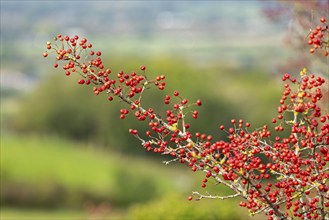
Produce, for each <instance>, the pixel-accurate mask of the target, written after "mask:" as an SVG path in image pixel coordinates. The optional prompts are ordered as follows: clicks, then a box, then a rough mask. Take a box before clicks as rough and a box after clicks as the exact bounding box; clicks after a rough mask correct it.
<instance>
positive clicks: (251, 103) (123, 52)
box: [0, 0, 329, 219]
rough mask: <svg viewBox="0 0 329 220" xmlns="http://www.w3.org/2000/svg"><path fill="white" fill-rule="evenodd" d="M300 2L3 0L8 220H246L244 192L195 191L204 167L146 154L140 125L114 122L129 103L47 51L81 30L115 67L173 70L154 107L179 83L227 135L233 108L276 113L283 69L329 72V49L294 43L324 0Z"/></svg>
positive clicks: (205, 121)
mask: <svg viewBox="0 0 329 220" xmlns="http://www.w3.org/2000/svg"><path fill="white" fill-rule="evenodd" d="M305 2H306V3H305ZM305 2H304V3H300V1H296V2H295V1H279V2H277V1H97V0H95V1H61V0H59V1H28V0H26V1H15V0H12V1H8V0H1V122H0V123H1V219H24V218H25V219H36V218H41V219H51V218H52V219H59V218H65V219H111V218H115V219H118V218H122V219H127V218H129V219H132V218H135V219H147V218H152V219H246V218H249V217H248V215H247V211H246V210H241V209H239V208H238V203H239V200H230V201H224V202H223V201H214V200H213V201H209V200H202V201H199V202H189V201H187V199H186V198H187V196H189V195H190V193H191V192H192V191H200V192H205V190H204V189H202V188H201V187H200V186H201V180H202V178H203V175H204V174H195V173H193V172H191V171H190V170H189V168H188V167H185V166H183V165H181V164H177V163H176V164H175V163H171V164H170V165H168V166H165V165H164V164H163V163H162V161H163V160H166V158H163V157H161V156H157V155H154V154H152V153H149V152H146V151H145V150H144V149H143V148H142V147H141V146H140V143H139V142H138V141H137V140H135V139H134V138H133V137H132V136H131V135H129V133H128V129H129V128H130V127H134V128H139V127H141V126H142V125H140V124H139V123H136V122H135V120H134V119H133V117H128V119H126V120H124V121H122V120H121V119H119V109H120V108H121V107H122V106H123V104H122V103H113V102H112V103H109V102H107V101H106V97H104V96H97V97H96V96H94V95H93V94H92V91H91V90H90V89H87V88H83V87H81V86H77V83H76V82H77V78H75V77H74V76H72V77H66V76H65V74H64V73H63V72H62V71H60V70H57V69H54V68H52V65H53V62H52V60H51V59H44V58H43V57H42V53H43V52H45V50H46V49H45V48H46V42H47V41H49V40H51V39H52V38H53V37H54V36H56V35H57V34H58V33H62V34H67V35H75V34H78V35H80V36H81V37H86V38H87V39H88V40H89V41H90V42H92V43H93V45H94V48H97V49H99V50H101V51H102V52H103V61H104V63H105V65H106V66H108V67H109V68H111V69H112V71H113V72H118V71H120V70H123V71H126V72H130V71H132V70H138V68H139V66H140V65H146V66H147V74H150V76H156V75H158V74H165V75H166V77H167V78H166V79H167V88H166V90H165V92H164V93H158V92H157V91H155V90H154V91H153V93H149V95H150V97H149V102H150V103H153V104H154V105H156V106H159V103H158V100H159V99H160V98H162V97H163V96H164V95H165V93H172V92H173V91H174V90H176V89H178V90H179V91H181V94H182V95H183V96H184V97H186V98H188V99H191V100H196V99H202V100H203V106H202V109H200V118H199V119H198V121H196V122H191V124H192V127H193V129H194V130H195V131H201V132H206V133H208V134H212V135H214V136H215V137H218V138H225V137H222V136H221V134H220V133H219V131H218V126H219V125H220V124H229V122H230V119H231V118H237V119H239V118H243V119H245V120H247V121H250V122H251V123H252V126H253V127H254V128H257V127H259V126H261V125H263V124H266V123H269V122H270V121H271V118H272V117H275V114H276V106H277V104H278V99H279V97H280V91H281V88H282V86H281V84H280V77H281V74H282V73H284V72H290V73H292V74H298V73H299V71H300V70H301V68H302V67H304V66H306V65H307V66H311V67H312V68H313V69H312V70H314V71H317V72H319V73H320V74H322V75H325V76H328V72H329V71H328V59H326V58H319V60H317V61H316V62H314V63H310V62H309V61H308V59H309V54H308V52H307V51H308V49H307V47H306V49H305V47H303V46H301V45H303V43H300V42H304V39H305V37H306V36H307V34H308V30H309V28H310V26H311V25H312V24H313V23H316V21H317V19H318V18H319V17H321V16H323V15H325V14H328V11H329V10H328V0H318V1H305ZM307 2H308V3H307ZM310 2H311V3H310ZM319 10H320V11H319ZM300 19H304V22H303V23H299V21H300ZM306 27H307V28H306ZM293 39H296V40H293ZM292 41H293V42H297V44H292V43H291V42H292ZM298 43H299V44H298ZM301 49H302V50H301ZM209 185H210V188H209V189H207V190H210V191H211V190H215V191H214V192H217V193H224V194H225V189H224V188H221V187H220V186H211V184H209Z"/></svg>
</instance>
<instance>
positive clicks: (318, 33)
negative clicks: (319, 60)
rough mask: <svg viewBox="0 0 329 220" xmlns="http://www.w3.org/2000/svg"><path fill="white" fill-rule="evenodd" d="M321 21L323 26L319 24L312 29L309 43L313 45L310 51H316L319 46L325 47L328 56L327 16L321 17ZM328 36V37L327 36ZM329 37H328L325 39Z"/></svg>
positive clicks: (328, 35)
mask: <svg viewBox="0 0 329 220" xmlns="http://www.w3.org/2000/svg"><path fill="white" fill-rule="evenodd" d="M320 22H321V23H323V26H317V27H316V28H315V29H313V30H310V34H309V36H308V41H307V43H308V44H309V45H313V48H311V49H310V53H314V52H315V50H317V49H319V48H323V49H324V53H323V55H324V56H328V54H329V52H328V50H329V26H328V24H327V20H326V19H325V18H320ZM326 36H327V37H326ZM325 38H327V39H325Z"/></svg>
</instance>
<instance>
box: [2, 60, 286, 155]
mask: <svg viewBox="0 0 329 220" xmlns="http://www.w3.org/2000/svg"><path fill="white" fill-rule="evenodd" d="M104 60H110V62H108V63H105V66H106V67H109V68H111V69H112V74H113V76H114V77H115V76H116V73H117V72H119V71H120V70H123V71H124V72H131V71H134V70H138V69H139V66H140V65H141V64H145V65H146V66H147V71H146V74H147V76H148V77H149V78H152V77H156V76H157V75H160V74H165V75H166V83H167V85H166V89H165V91H164V92H161V91H159V90H157V89H156V88H152V89H150V90H147V91H146V92H145V93H144V104H143V105H144V107H145V108H149V107H152V108H154V109H155V111H156V112H158V113H160V115H161V114H162V115H163V117H165V116H164V114H163V113H164V112H165V111H166V110H167V108H168V106H167V105H165V104H163V101H164V97H165V95H166V94H169V95H172V94H173V92H174V91H175V90H178V91H180V95H181V96H182V97H184V98H187V99H188V100H189V102H190V103H192V102H195V101H196V100H197V99H201V100H202V102H203V105H202V106H201V108H198V109H197V110H199V112H200V114H199V115H200V116H199V119H197V120H195V119H192V117H190V118H188V121H189V123H190V124H191V131H192V132H196V131H199V132H201V133H203V132H205V133H207V134H211V135H214V137H218V135H219V132H218V126H219V125H220V123H224V124H227V125H228V124H229V123H230V119H231V118H243V119H245V120H250V121H251V122H252V124H254V125H255V126H261V125H263V124H264V123H268V122H269V121H270V119H271V117H273V116H275V115H274V112H275V108H276V100H278V99H277V97H279V96H280V93H279V92H278V91H279V90H278V88H277V86H276V78H275V77H273V76H272V75H269V74H265V73H263V72H262V70H257V71H255V70H253V69H250V70H242V69H235V68H234V67H233V68H232V67H230V66H227V65H225V64H214V65H209V66H207V67H201V66H197V65H195V64H191V63H187V62H186V61H185V60H183V59H177V58H169V57H157V58H153V59H146V60H145V59H143V58H141V57H140V58H136V57H125V58H115V59H107V58H105V59H104ZM50 71H51V72H52V74H48V75H49V76H48V75H47V76H46V77H44V81H43V82H41V83H40V85H39V86H38V87H37V88H36V89H35V90H34V91H33V92H31V93H29V94H26V97H24V98H22V101H21V103H20V108H19V109H20V110H19V112H18V113H17V114H15V115H13V116H12V118H11V119H10V120H8V121H10V127H11V129H13V130H15V131H17V132H23V133H37V134H54V135H59V136H61V137H66V138H70V139H75V140H79V141H83V142H86V141H87V142H88V141H90V142H92V143H96V144H98V145H99V146H107V147H109V148H111V149H115V150H118V151H121V152H126V153H131V154H145V150H144V149H141V148H138V147H136V146H140V143H139V141H138V140H137V139H135V138H134V137H132V136H131V135H130V134H129V133H128V129H129V128H134V129H139V130H140V134H142V131H145V129H146V128H147V127H148V126H147V123H148V122H147V121H145V122H138V121H137V120H135V117H134V116H133V114H130V115H128V117H126V119H124V120H122V119H120V118H119V115H120V113H119V111H120V109H121V108H128V109H129V106H126V105H125V103H118V101H117V100H116V99H114V101H112V102H110V101H108V100H107V97H106V95H99V96H95V95H94V94H93V92H92V87H93V86H88V88H85V87H86V85H83V86H80V85H78V84H77V80H78V79H79V77H78V76H74V75H73V74H72V75H71V76H69V77H66V76H65V74H64V72H63V71H62V70H57V69H56V70H50ZM259 91H262V92H261V93H260V92H259ZM172 99H173V98H172ZM271 112H272V113H273V114H270V113H271ZM222 138H224V137H222Z"/></svg>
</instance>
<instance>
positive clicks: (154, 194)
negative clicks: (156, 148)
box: [1, 135, 241, 219]
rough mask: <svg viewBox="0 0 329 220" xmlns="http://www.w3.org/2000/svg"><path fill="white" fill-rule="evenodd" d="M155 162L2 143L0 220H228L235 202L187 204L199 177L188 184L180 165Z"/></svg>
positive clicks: (72, 147)
mask: <svg viewBox="0 0 329 220" xmlns="http://www.w3.org/2000/svg"><path fill="white" fill-rule="evenodd" d="M160 159H161V158H158V160H147V159H145V158H138V157H131V156H125V155H122V154H118V153H114V152H110V151H106V150H100V149H99V148H95V146H92V145H86V144H81V143H76V142H72V141H66V140H62V139H58V138H54V137H37V136H25V137H24V136H23V137H21V136H20V137H18V136H12V135H6V136H2V138H1V197H2V198H1V199H2V204H1V219H97V218H106V219H111V218H116V219H118V218H127V217H129V218H137V219H138V218H139V219H143V218H144V217H145V216H154V218H158V219H163V218H164V217H165V216H168V217H170V218H173V217H179V218H181V217H182V218H185V217H191V216H192V217H193V216H194V217H193V218H195V219H196V218H198V217H200V216H209V217H210V218H213V219H216V218H217V217H218V216H223V217H224V216H230V215H232V212H233V211H234V210H232V209H228V207H227V206H231V205H236V201H230V202H228V203H227V202H226V201H225V202H222V201H200V202H189V201H187V200H186V197H187V196H188V195H189V194H190V192H191V191H192V190H199V189H201V187H199V185H200V183H201V176H199V177H200V178H195V177H194V176H195V173H192V172H190V171H189V170H188V169H187V168H186V167H184V166H182V165H179V164H172V165H169V166H165V165H164V164H162V163H161V160H160ZM192 175H193V176H192ZM200 175H203V174H200ZM197 176H198V175H197ZM15 196H16V197H15ZM224 204H225V205H224ZM198 207H200V208H199V209H198ZM225 210H226V211H225ZM166 213H167V214H166ZM234 215H236V216H241V215H240V214H237V213H235V211H234Z"/></svg>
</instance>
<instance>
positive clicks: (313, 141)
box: [43, 20, 329, 219]
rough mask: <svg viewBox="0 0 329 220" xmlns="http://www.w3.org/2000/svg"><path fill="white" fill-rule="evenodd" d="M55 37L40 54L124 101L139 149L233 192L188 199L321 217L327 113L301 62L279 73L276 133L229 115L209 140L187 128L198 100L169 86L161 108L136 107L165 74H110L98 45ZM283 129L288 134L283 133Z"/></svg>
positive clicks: (328, 174)
mask: <svg viewBox="0 0 329 220" xmlns="http://www.w3.org/2000/svg"><path fill="white" fill-rule="evenodd" d="M323 22H325V20H324V21H323ZM322 30H323V29H321V30H320V32H322ZM325 30H326V31H327V29H325ZM316 36H317V37H318V33H317V35H316ZM314 37H315V36H314ZM54 41H55V43H54V44H52V43H50V42H47V49H48V52H46V53H44V54H43V56H44V57H47V56H48V53H55V54H56V60H57V61H56V63H55V64H54V67H55V68H58V66H59V64H58V63H59V61H62V63H63V65H62V68H63V70H64V72H65V74H66V75H67V76H68V75H72V74H73V73H74V74H78V75H79V77H80V79H79V80H78V84H81V85H89V84H94V85H95V86H94V87H93V92H94V93H95V94H96V95H98V94H100V93H106V94H107V99H108V100H109V101H112V100H113V99H114V98H118V99H120V100H121V101H123V102H124V103H126V104H127V105H128V106H129V107H128V108H123V109H121V110H120V118H121V119H124V118H126V115H127V114H130V113H132V114H133V115H134V116H135V118H136V119H137V120H138V121H147V122H148V128H147V129H146V130H145V131H144V132H140V131H138V130H136V129H133V128H131V129H129V133H130V134H132V135H133V136H135V137H136V138H138V139H139V140H140V141H141V144H142V146H143V147H144V148H145V149H146V150H148V151H153V152H155V153H160V154H166V155H171V156H172V158H173V159H172V160H170V161H166V163H170V162H172V161H179V162H181V163H185V164H187V165H188V166H189V167H190V168H191V170H192V171H193V172H195V171H201V172H204V173H205V178H204V179H203V180H202V183H201V186H202V187H203V188H206V187H207V184H209V183H208V182H209V181H208V180H209V179H213V180H214V181H215V182H216V183H221V184H223V185H225V186H227V187H228V188H229V189H231V190H232V192H233V193H232V194H231V195H226V196H220V195H209V194H208V195H203V194H200V193H198V192H193V195H192V196H189V197H188V199H189V200H192V199H193V198H195V199H202V198H220V199H227V198H233V197H238V196H239V197H241V198H242V199H243V200H242V201H241V202H240V206H242V207H246V208H247V209H248V210H249V212H250V214H251V215H255V214H258V213H261V212H263V213H265V214H266V215H267V216H268V219H274V218H282V219H288V218H290V217H299V218H301V219H325V218H328V216H329V211H328V210H329V209H328V207H329V189H328V182H329V167H328V161H329V150H328V146H329V123H328V121H329V114H328V113H323V112H322V109H321V105H319V104H318V103H319V102H320V101H321V99H322V97H323V90H322V87H323V86H324V84H325V83H326V82H325V80H324V79H323V78H321V77H316V76H315V75H313V74H308V73H307V70H306V69H304V70H302V71H301V73H300V79H299V80H297V79H294V78H292V77H291V76H290V74H284V75H283V77H282V81H283V82H284V83H285V84H284V91H283V93H282V97H281V100H280V105H279V106H278V115H277V117H276V118H273V119H272V124H273V126H274V130H275V132H277V133H278V134H277V135H274V134H272V132H271V131H270V130H271V129H270V127H269V126H268V125H264V126H263V127H261V128H259V129H251V124H250V123H249V122H245V121H244V120H242V119H240V120H235V119H232V120H231V126H230V127H228V128H225V126H223V125H220V126H219V132H225V133H226V134H227V137H228V139H227V141H224V140H214V138H213V137H212V136H211V135H208V134H205V133H200V132H196V133H192V132H190V124H189V123H187V116H188V115H190V116H191V117H192V118H194V119H197V118H198V115H199V112H198V111H196V110H193V109H191V108H192V107H199V106H201V105H202V102H201V100H196V101H195V102H189V101H188V100H187V99H185V98H183V97H181V96H180V93H179V92H178V91H174V92H173V93H172V94H171V95H170V94H167V95H165V98H164V101H163V102H164V105H165V106H166V107H168V109H167V110H166V111H165V115H163V116H160V115H158V114H157V113H155V111H154V109H153V108H144V107H143V104H144V102H143V100H144V99H143V94H144V91H145V89H148V88H151V87H155V88H157V89H159V90H161V91H162V90H164V88H165V85H166V83H165V81H164V80H165V76H164V75H160V76H157V77H155V78H154V79H152V80H150V79H148V77H147V75H146V67H145V66H141V67H140V69H139V70H138V71H137V72H131V73H125V72H123V71H120V72H119V73H117V74H116V75H115V74H111V70H110V69H105V67H104V65H103V63H102V59H101V52H100V51H97V52H95V51H93V50H92V45H91V44H87V39H85V38H83V39H81V40H79V37H78V36H75V37H73V38H70V37H68V36H62V35H58V36H57V37H55V39H54ZM282 131H286V132H287V131H288V132H289V135H288V136H286V137H285V136H284V134H285V133H280V132H282Z"/></svg>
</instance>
